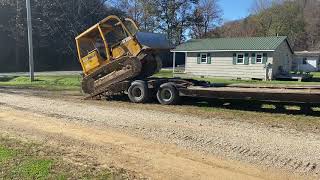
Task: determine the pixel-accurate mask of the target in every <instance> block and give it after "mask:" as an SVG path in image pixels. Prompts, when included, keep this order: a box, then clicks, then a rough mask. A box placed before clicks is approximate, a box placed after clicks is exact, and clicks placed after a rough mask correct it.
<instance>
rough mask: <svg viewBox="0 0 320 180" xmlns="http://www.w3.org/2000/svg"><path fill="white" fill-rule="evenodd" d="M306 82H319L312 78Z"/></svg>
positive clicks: (319, 80)
mask: <svg viewBox="0 0 320 180" xmlns="http://www.w3.org/2000/svg"><path fill="white" fill-rule="evenodd" d="M306 82H320V78H312V79H309V80H307V81H306Z"/></svg>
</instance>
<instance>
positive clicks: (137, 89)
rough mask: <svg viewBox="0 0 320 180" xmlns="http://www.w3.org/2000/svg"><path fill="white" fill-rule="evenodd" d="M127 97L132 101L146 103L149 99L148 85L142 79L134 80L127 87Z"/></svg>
mask: <svg viewBox="0 0 320 180" xmlns="http://www.w3.org/2000/svg"><path fill="white" fill-rule="evenodd" d="M128 97H129V99H130V101H131V102H133V103H146V102H147V101H148V100H149V90H148V85H147V84H146V82H144V81H140V80H137V81H134V82H132V83H131V86H130V87H129V89H128Z"/></svg>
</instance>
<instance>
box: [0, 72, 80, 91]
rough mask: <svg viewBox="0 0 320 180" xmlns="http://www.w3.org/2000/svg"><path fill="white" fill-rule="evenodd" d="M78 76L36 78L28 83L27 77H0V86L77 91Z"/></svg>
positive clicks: (78, 87)
mask: <svg viewBox="0 0 320 180" xmlns="http://www.w3.org/2000/svg"><path fill="white" fill-rule="evenodd" d="M80 81H81V77H80V75H79V76H77V75H71V76H36V77H35V81H34V82H30V79H29V77H27V76H11V77H0V86H15V87H21V88H39V89H47V90H79V89H80Z"/></svg>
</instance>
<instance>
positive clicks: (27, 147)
mask: <svg viewBox="0 0 320 180" xmlns="http://www.w3.org/2000/svg"><path fill="white" fill-rule="evenodd" d="M0 157H2V158H0V179H84V178H89V179H133V178H132V177H134V176H131V175H130V174H129V173H128V172H125V171H122V170H119V169H118V170H116V169H110V168H104V167H99V166H97V164H96V162H95V161H94V159H92V158H90V157H88V156H86V155H85V154H81V152H79V153H78V154H72V153H71V152H67V151H65V150H64V149H61V148H59V147H53V146H48V145H45V144H43V143H39V142H38V143H34V142H30V140H28V139H21V138H20V140H18V139H17V138H14V137H12V136H11V137H9V136H8V134H7V135H6V136H1V137H0ZM68 157H73V159H74V161H69V160H66V159H70V158H68ZM75 160H76V161H78V162H82V163H81V164H79V163H75V162H76V161H75Z"/></svg>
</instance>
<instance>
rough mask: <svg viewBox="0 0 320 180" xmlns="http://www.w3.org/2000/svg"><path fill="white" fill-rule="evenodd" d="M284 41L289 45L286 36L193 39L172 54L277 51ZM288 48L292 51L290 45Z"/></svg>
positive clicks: (178, 47)
mask: <svg viewBox="0 0 320 180" xmlns="http://www.w3.org/2000/svg"><path fill="white" fill-rule="evenodd" d="M283 41H286V42H287V43H288V41H287V37H286V36H270V37H243V38H212V39H193V40H190V41H187V42H186V43H183V44H180V45H179V46H177V47H176V48H175V49H174V50H172V52H189V51H237V50H248V51H250V50H257V51H258V50H264V51H273V50H276V49H277V48H278V46H279V45H280V44H281V43H282V42H283ZM288 46H289V48H290V49H291V46H290V44H289V43H288ZM291 51H292V49H291Z"/></svg>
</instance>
